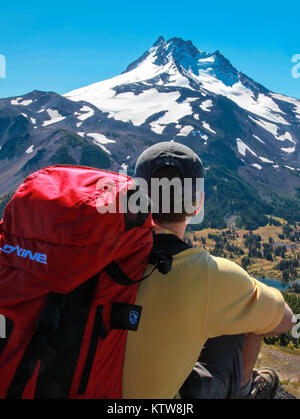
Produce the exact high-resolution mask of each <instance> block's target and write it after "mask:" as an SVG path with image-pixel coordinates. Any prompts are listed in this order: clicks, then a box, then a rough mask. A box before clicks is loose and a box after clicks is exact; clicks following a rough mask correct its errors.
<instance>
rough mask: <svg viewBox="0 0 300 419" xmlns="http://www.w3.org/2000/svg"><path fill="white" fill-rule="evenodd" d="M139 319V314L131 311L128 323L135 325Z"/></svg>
mask: <svg viewBox="0 0 300 419" xmlns="http://www.w3.org/2000/svg"><path fill="white" fill-rule="evenodd" d="M139 317H140V315H139V313H138V312H137V311H131V312H130V313H129V322H130V324H132V325H136V324H137V323H138V321H139Z"/></svg>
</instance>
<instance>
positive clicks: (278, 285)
mask: <svg viewBox="0 0 300 419" xmlns="http://www.w3.org/2000/svg"><path fill="white" fill-rule="evenodd" d="M256 279H257V280H258V281H260V282H263V283H264V284H266V285H269V287H273V288H277V289H278V290H279V291H285V290H287V289H288V287H289V284H287V285H284V284H283V283H282V282H281V281H278V280H277V279H273V278H256Z"/></svg>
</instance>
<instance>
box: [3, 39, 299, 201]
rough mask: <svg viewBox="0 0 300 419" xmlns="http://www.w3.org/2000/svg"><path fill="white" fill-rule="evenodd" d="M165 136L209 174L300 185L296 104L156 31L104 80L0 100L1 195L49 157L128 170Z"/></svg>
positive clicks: (264, 188)
mask: <svg viewBox="0 0 300 419" xmlns="http://www.w3.org/2000/svg"><path fill="white" fill-rule="evenodd" d="M166 140H173V141H178V142H182V143H184V144H186V145H187V146H189V147H191V148H193V149H194V150H195V151H196V152H197V153H198V154H199V155H200V156H201V158H202V160H203V162H204V164H205V166H206V168H207V169H208V171H207V173H208V175H209V170H212V168H214V167H217V168H219V169H220V168H221V169H222V168H224V173H225V172H226V171H227V174H228V173H229V172H228V171H230V173H231V174H232V176H236V179H241V180H243V181H246V182H247V183H248V184H250V185H252V187H254V188H256V189H258V190H259V191H260V192H261V195H264V196H265V195H266V194H267V193H269V192H275V193H280V194H283V195H288V196H293V195H294V194H295V192H296V191H297V188H300V145H299V142H300V101H299V100H297V99H295V98H290V97H287V96H284V95H281V94H276V93H273V92H271V91H269V90H268V89H266V88H265V87H263V86H261V85H260V84H259V83H257V82H255V81H253V80H252V79H250V78H249V77H247V76H246V75H245V74H243V73H241V72H239V71H238V70H236V69H235V68H234V67H233V66H232V65H231V63H230V62H229V61H228V60H227V59H226V58H225V57H224V56H223V55H222V54H221V53H220V52H219V51H216V52H215V53H213V54H209V53H207V52H203V51H201V50H199V49H197V48H196V47H195V46H194V45H193V44H192V42H191V41H187V42H186V41H183V40H182V39H180V38H172V39H170V40H168V41H166V40H164V38H163V37H160V38H159V39H158V40H157V41H156V42H155V43H154V44H153V46H152V47H151V48H150V49H149V51H147V52H145V54H143V55H142V57H140V58H139V59H138V60H136V61H135V62H133V63H132V64H130V65H129V66H128V68H127V69H126V71H125V72H124V73H122V74H121V75H119V76H116V77H113V78H111V79H109V80H105V81H100V82H98V83H95V84H92V85H90V86H87V87H83V88H80V89H77V90H74V91H72V92H69V93H67V94H66V95H64V96H60V95H58V94H56V93H51V92H50V93H46V92H38V91H34V92H32V93H29V94H27V95H25V96H22V97H18V98H8V99H2V100H0V147H1V149H0V165H1V169H0V171H1V176H0V195H1V194H3V193H5V192H8V191H10V190H13V189H14V188H15V187H16V186H17V184H18V183H19V182H20V181H21V180H22V179H23V178H24V177H25V176H26V175H27V174H28V173H30V172H31V171H33V170H36V169H38V168H40V167H43V166H45V165H49V164H54V163H73V164H74V163H79V164H86V165H94V166H98V167H102V168H106V169H107V168H109V169H112V170H117V169H118V168H120V167H123V168H124V169H126V168H128V170H129V173H132V169H133V167H134V164H135V161H136V158H137V157H138V155H139V154H140V153H141V152H142V151H143V150H144V149H145V148H146V147H148V146H150V145H151V144H154V143H156V142H159V141H166ZM224 179H225V180H226V176H225V175H224V176H223V180H224ZM227 180H228V179H227ZM229 193H230V192H229Z"/></svg>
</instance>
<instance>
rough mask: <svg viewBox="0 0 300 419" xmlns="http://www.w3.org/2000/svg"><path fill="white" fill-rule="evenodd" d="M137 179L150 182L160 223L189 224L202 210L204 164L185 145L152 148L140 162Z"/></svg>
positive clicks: (165, 143)
mask: <svg viewBox="0 0 300 419" xmlns="http://www.w3.org/2000/svg"><path fill="white" fill-rule="evenodd" d="M135 176H136V177H137V178H141V179H144V180H145V181H146V182H147V185H148V190H149V195H150V196H151V199H152V204H153V206H154V209H155V210H154V211H153V219H154V221H155V222H156V223H157V224H165V223H182V222H187V220H188V219H189V218H190V217H192V216H193V215H195V214H196V213H197V212H199V210H200V209H201V206H202V204H203V199H204V188H203V177H204V171H203V165H202V162H201V160H200V158H199V157H198V156H197V154H196V153H194V152H193V151H192V150H191V149H190V148H188V147H186V146H184V145H183V144H180V143H176V142H163V143H158V144H155V145H153V146H152V147H150V148H148V149H147V150H145V151H144V152H143V153H142V154H141V156H140V157H139V159H138V161H137V163H136V167H135ZM162 185H164V186H162Z"/></svg>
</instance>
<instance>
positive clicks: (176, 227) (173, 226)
mask: <svg viewBox="0 0 300 419" xmlns="http://www.w3.org/2000/svg"><path fill="white" fill-rule="evenodd" d="M157 225H158V227H160V228H163V229H166V230H169V231H171V232H172V233H174V234H175V235H176V236H178V237H179V238H180V239H181V240H182V239H183V236H184V233H185V230H186V227H187V224H186V222H185V221H183V222H181V223H159V224H158V223H157Z"/></svg>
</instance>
